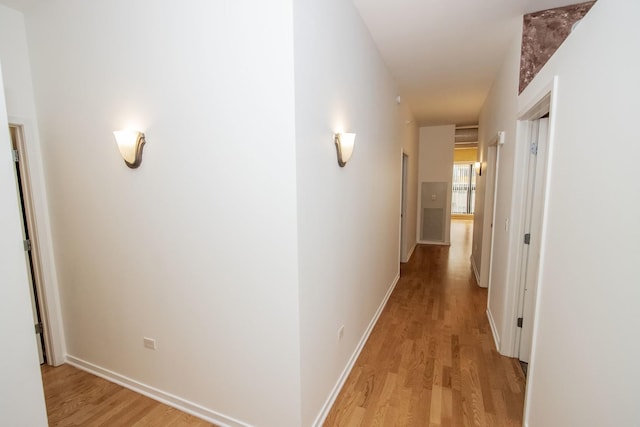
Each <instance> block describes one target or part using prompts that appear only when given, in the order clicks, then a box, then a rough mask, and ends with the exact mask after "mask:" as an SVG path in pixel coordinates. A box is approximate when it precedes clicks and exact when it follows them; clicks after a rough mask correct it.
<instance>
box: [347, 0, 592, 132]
mask: <svg viewBox="0 0 640 427" xmlns="http://www.w3.org/2000/svg"><path fill="white" fill-rule="evenodd" d="M353 3H354V4H355V6H356V8H357V9H358V11H359V12H360V15H361V16H362V19H363V21H364V22H365V24H366V26H367V27H368V28H369V32H370V33H371V36H372V38H373V40H374V41H375V43H376V45H377V46H378V49H379V51H380V53H381V55H382V57H383V59H384V60H385V62H386V64H387V66H388V67H389V69H390V71H391V73H392V74H393V75H394V77H395V79H396V82H397V83H398V85H399V88H400V93H401V94H402V97H403V99H404V100H405V101H407V102H408V103H409V106H410V108H411V110H412V111H413V113H414V115H415V119H416V122H417V123H418V124H419V125H421V126H426V125H438V124H459V125H465V124H473V123H477V122H478V114H479V112H480V108H481V106H482V104H483V102H484V99H485V98H486V96H487V93H488V91H489V89H490V87H491V84H492V82H493V80H494V78H495V76H496V74H497V71H498V68H499V67H500V65H501V63H502V58H503V57H504V55H505V53H506V51H507V49H508V47H509V44H510V43H511V42H512V40H513V36H514V34H517V32H518V30H519V28H520V25H521V23H522V16H523V15H524V14H526V13H530V12H535V11H539V10H545V9H551V8H554V7H561V6H566V5H568V4H575V3H579V1H575V0H482V1H478V0H455V1H451V0H353Z"/></svg>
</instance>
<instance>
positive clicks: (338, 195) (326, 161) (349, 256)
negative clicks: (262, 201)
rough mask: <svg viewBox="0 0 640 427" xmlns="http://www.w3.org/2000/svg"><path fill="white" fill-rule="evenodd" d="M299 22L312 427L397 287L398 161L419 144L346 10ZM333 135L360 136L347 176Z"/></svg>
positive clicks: (307, 388)
mask: <svg viewBox="0 0 640 427" xmlns="http://www.w3.org/2000/svg"><path fill="white" fill-rule="evenodd" d="M294 11H295V20H294V27H295V75H296V139H297V160H298V168H297V172H298V173H297V180H298V218H299V222H298V231H299V239H298V247H299V263H300V267H299V278H300V334H301V360H302V367H301V372H302V425H304V426H308V425H311V424H312V423H314V422H317V421H319V420H320V419H321V418H322V415H323V412H324V411H325V410H326V409H328V404H329V403H330V402H328V401H327V396H330V397H331V395H330V393H331V392H332V389H333V388H334V386H335V385H336V384H337V382H338V381H339V380H340V379H341V378H343V377H341V374H342V373H343V370H344V369H345V367H346V366H347V365H348V363H349V362H350V360H351V359H350V358H351V356H352V355H353V354H354V351H355V350H356V348H357V346H358V344H359V343H360V340H361V339H362V338H363V334H364V333H365V332H366V329H367V326H368V325H369V323H370V322H371V320H372V318H373V317H374V314H375V313H376V310H377V309H378V308H379V306H380V305H381V303H382V302H383V299H384V297H385V295H386V294H387V291H388V290H389V289H390V287H391V285H392V284H393V283H394V281H395V279H396V278H397V275H398V272H399V265H398V254H399V237H400V236H399V224H400V222H399V221H400V190H401V179H400V178H401V155H402V147H403V146H407V147H410V146H411V145H412V142H411V140H410V138H411V132H408V131H407V130H406V129H405V128H406V124H405V122H406V121H407V120H411V117H410V115H409V113H408V111H407V109H406V107H404V106H403V105H402V104H401V105H398V104H396V96H397V89H396V87H395V84H394V82H393V80H392V78H391V76H390V74H389V73H388V71H387V69H386V67H385V65H384V63H383V62H382V60H381V59H380V56H379V54H378V51H377V49H376V48H375V46H374V44H373V42H372V40H371V37H370V36H369V33H368V31H367V29H366V28H365V26H364V24H363V23H362V21H361V19H360V17H359V15H358V13H357V11H356V9H355V8H354V6H353V5H352V4H351V2H344V1H341V0H330V1H322V2H296V3H295V8H294ZM337 131H349V132H355V133H357V137H356V141H355V150H354V153H353V157H352V158H351V160H350V161H349V163H347V165H346V166H345V167H344V168H340V167H339V166H338V163H337V159H336V150H335V147H334V144H333V134H334V132H337ZM414 135H415V133H414ZM414 141H415V139H414ZM413 144H415V142H413ZM411 154H413V155H415V151H412V153H411ZM342 325H344V327H345V329H344V337H343V338H342V340H339V337H338V329H339V328H340V327H341V326H342ZM334 397H335V396H334Z"/></svg>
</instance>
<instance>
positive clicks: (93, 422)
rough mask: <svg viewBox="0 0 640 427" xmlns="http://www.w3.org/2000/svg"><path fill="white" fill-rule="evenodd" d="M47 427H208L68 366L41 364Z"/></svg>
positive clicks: (188, 416) (199, 420)
mask: <svg viewBox="0 0 640 427" xmlns="http://www.w3.org/2000/svg"><path fill="white" fill-rule="evenodd" d="M42 382H43V383H44V394H45V400H46V402H47V415H48V417H49V426H50V427H54V426H60V427H62V426H83V427H85V426H86V427H93V426H105V427H106V426H109V427H111V426H114V427H115V426H122V427H124V426H127V427H128V426H136V427H141V426H167V427H169V426H171V427H178V426H196V427H197V426H211V425H212V424H209V423H207V422H205V421H203V420H201V419H199V418H196V417H193V416H191V415H188V414H185V413H184V412H181V411H178V410H177V409H174V408H171V407H169V406H167V405H164V404H162V403H160V402H156V401H155V400H152V399H149V398H148V397H146V396H142V395H141V394H138V393H134V392H133V391H131V390H128V389H126V388H124V387H121V386H119V385H117V384H113V383H111V382H109V381H105V380H103V379H102V378H98V377H96V376H94V375H91V374H89V373H87V372H84V371H81V370H79V369H76V368H74V367H72V366H70V365H62V366H58V367H56V368H53V367H51V366H44V365H43V366H42Z"/></svg>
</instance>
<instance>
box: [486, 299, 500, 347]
mask: <svg viewBox="0 0 640 427" xmlns="http://www.w3.org/2000/svg"><path fill="white" fill-rule="evenodd" d="M487 319H489V326H490V327H491V335H493V342H494V343H495V345H496V350H497V351H498V352H499V351H500V335H498V329H496V322H494V320H493V315H492V314H491V310H490V309H489V308H487Z"/></svg>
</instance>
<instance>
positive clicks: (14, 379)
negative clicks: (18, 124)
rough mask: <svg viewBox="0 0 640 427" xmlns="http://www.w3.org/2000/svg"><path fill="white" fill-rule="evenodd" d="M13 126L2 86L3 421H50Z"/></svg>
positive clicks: (0, 412)
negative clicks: (31, 295) (22, 222)
mask: <svg viewBox="0 0 640 427" xmlns="http://www.w3.org/2000/svg"><path fill="white" fill-rule="evenodd" d="M1 78H2V75H1V73H0V79H1ZM8 126H9V125H8V123H7V110H6V109H5V97H4V89H3V88H2V87H1V86H0V129H2V131H0V147H1V148H2V149H0V204H1V205H2V209H0V230H2V239H0V260H1V264H0V277H2V286H0V342H2V352H1V353H0V376H1V377H2V381H0V424H1V425H6V426H16V427H20V426H24V427H31V426H34V427H36V426H46V425H47V413H46V408H45V403H44V393H43V391H42V380H41V378H40V367H39V362H38V352H37V350H36V340H35V334H34V333H33V318H32V317H31V301H30V299H29V291H28V289H29V287H28V286H29V285H28V283H29V281H28V278H27V270H26V266H25V257H24V250H23V248H22V234H21V232H20V227H21V225H20V216H19V212H20V208H19V206H18V198H17V194H16V181H15V177H14V171H13V160H12V158H11V150H10V147H11V141H10V139H9V132H8Z"/></svg>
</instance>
